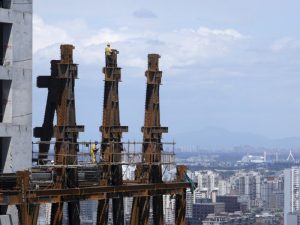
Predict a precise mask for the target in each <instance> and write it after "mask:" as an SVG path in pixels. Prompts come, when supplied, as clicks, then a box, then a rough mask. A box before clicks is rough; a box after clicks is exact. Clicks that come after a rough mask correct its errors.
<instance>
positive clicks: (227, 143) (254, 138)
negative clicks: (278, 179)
mask: <svg viewBox="0 0 300 225" xmlns="http://www.w3.org/2000/svg"><path fill="white" fill-rule="evenodd" d="M174 139H175V141H176V143H177V144H178V146H187V147H188V146H198V147H199V148H202V149H232V148H233V147H236V146H245V145H250V146H253V147H266V148H300V137H288V138H282V139H271V138H268V137H265V136H262V135H257V134H252V133H243V132H232V131H229V130H226V129H223V128H218V127H208V128H205V129H202V130H199V131H194V132H187V133H180V134H176V135H174Z"/></svg>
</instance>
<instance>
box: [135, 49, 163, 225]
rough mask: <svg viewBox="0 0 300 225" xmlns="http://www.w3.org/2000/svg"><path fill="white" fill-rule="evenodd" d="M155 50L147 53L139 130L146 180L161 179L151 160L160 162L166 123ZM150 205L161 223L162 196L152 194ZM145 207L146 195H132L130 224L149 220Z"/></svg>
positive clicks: (143, 224) (157, 223) (155, 221)
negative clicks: (162, 108) (140, 129)
mask: <svg viewBox="0 0 300 225" xmlns="http://www.w3.org/2000/svg"><path fill="white" fill-rule="evenodd" d="M159 58H160V56H159V55H158V54H149V55H148V70H147V71H146V77H147V90H146V103H145V121H144V127H142V132H143V141H144V144H143V161H144V162H146V163H149V168H145V169H144V174H146V176H147V177H148V180H147V181H146V182H148V183H162V168H161V165H153V164H152V163H159V162H161V151H163V146H162V143H161V137H162V133H167V132H168V128H167V127H161V125H160V104H159V86H160V84H161V77H162V72H161V71H160V70H159ZM152 199H153V200H152V201H153V202H152V203H153V204H152V206H153V224H154V225H163V224H164V219H163V196H162V195H155V196H153V197H152ZM149 208H150V199H149V197H146V198H134V200H133V207H132V215H131V225H136V224H140V225H146V224H149Z"/></svg>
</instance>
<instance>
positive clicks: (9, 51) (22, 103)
mask: <svg viewBox="0 0 300 225" xmlns="http://www.w3.org/2000/svg"><path fill="white" fill-rule="evenodd" d="M1 7H2V8H0V25H1V26H2V28H3V32H0V35H1V37H0V42H1V43H0V51H1V46H3V48H4V49H5V50H6V51H5V54H4V57H3V60H1V63H0V80H1V84H2V88H0V89H1V95H0V97H1V99H0V101H1V102H2V115H3V116H2V117H1V121H0V150H1V151H0V154H1V157H0V170H2V171H3V172H5V173H10V172H16V171H18V170H24V169H27V168H29V167H31V158H32V152H31V151H32V146H31V141H32V0H15V1H11V0H6V1H5V0H4V1H3V5H2V6H1ZM1 58H2V57H1ZM7 214H8V215H9V216H1V217H0V221H1V222H0V224H7V223H6V222H7V219H8V218H11V220H12V222H13V224H18V218H17V217H18V216H17V210H16V207H15V206H12V207H8V210H7ZM3 221H5V222H3Z"/></svg>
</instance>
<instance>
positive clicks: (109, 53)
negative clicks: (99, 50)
mask: <svg viewBox="0 0 300 225" xmlns="http://www.w3.org/2000/svg"><path fill="white" fill-rule="evenodd" d="M112 52H113V50H112V49H111V47H110V43H107V45H106V48H105V59H106V66H110V65H111V64H112V61H113V59H112Z"/></svg>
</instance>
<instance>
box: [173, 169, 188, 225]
mask: <svg viewBox="0 0 300 225" xmlns="http://www.w3.org/2000/svg"><path fill="white" fill-rule="evenodd" d="M186 172H187V167H186V166H182V165H181V166H177V182H183V181H184V180H185V175H186ZM185 213H186V188H183V189H182V191H181V192H180V193H178V194H176V209H175V225H185V224H186V218H185Z"/></svg>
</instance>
